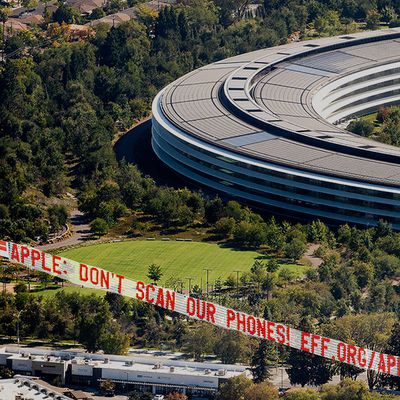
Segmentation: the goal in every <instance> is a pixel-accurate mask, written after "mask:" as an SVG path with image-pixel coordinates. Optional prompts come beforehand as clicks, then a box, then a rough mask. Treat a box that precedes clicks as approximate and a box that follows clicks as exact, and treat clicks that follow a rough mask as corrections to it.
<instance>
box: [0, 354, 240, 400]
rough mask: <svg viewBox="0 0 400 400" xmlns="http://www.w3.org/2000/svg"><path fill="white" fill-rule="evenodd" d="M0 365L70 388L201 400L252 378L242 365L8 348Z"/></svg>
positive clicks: (1, 357) (18, 372)
mask: <svg viewBox="0 0 400 400" xmlns="http://www.w3.org/2000/svg"><path fill="white" fill-rule="evenodd" d="M0 365H3V366H7V367H8V368H10V369H12V370H13V371H14V372H15V373H17V374H23V375H32V376H39V377H41V378H44V379H54V378H55V377H57V376H58V377H60V379H61V381H62V382H64V383H69V384H77V385H83V386H98V385H99V383H100V382H101V381H103V380H111V381H113V382H115V383H116V384H117V386H118V387H120V388H123V389H125V390H127V391H131V390H140V391H150V392H152V393H154V394H156V393H160V394H165V393H170V392H174V391H180V392H182V393H185V394H187V395H189V396H191V395H193V396H197V397H199V396H204V397H207V396H208V395H210V394H211V393H213V392H215V391H217V390H218V388H219V386H220V385H221V383H223V382H225V381H226V380H227V379H229V378H232V377H234V376H238V375H241V374H248V371H247V370H246V367H244V366H240V365H226V364H217V363H199V362H190V361H181V360H170V359H162V360H160V358H159V357H155V356H142V357H140V356H136V355H135V356H115V355H101V354H89V353H75V352H74V353H70V352H59V351H48V350H42V349H32V348H29V349H23V350H20V351H19V350H18V349H16V348H7V347H3V348H1V349H0Z"/></svg>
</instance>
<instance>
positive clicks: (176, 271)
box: [62, 241, 306, 286]
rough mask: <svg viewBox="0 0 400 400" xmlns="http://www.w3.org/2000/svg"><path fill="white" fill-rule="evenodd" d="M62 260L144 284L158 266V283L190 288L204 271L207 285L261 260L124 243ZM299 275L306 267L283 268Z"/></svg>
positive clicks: (210, 248)
mask: <svg viewBox="0 0 400 400" xmlns="http://www.w3.org/2000/svg"><path fill="white" fill-rule="evenodd" d="M62 256H64V257H67V258H70V259H72V260H76V261H79V262H84V263H87V264H91V265H96V266H100V267H102V268H105V269H107V270H109V271H112V272H118V273H120V274H123V275H125V276H126V277H129V278H131V279H134V280H144V281H145V282H147V281H148V278H147V277H146V274H147V268H148V266H149V265H150V264H153V263H154V264H157V265H160V266H161V268H162V271H163V277H162V279H161V283H162V284H163V283H165V281H166V280H168V279H169V278H171V277H174V278H179V279H182V280H184V281H185V286H186V282H187V280H186V278H187V277H192V278H193V280H192V284H199V285H200V282H201V278H203V282H204V280H205V272H204V268H208V269H210V270H211V271H210V273H209V281H210V283H211V282H213V281H214V280H215V279H217V278H218V277H221V278H222V279H225V278H227V277H228V276H229V275H230V274H232V273H233V271H235V270H239V271H243V272H244V271H249V270H250V267H251V265H252V264H253V263H254V261H255V260H256V259H264V258H265V256H264V255H262V254H260V253H258V252H256V251H243V250H240V251H239V250H234V249H231V248H225V247H221V246H219V245H217V244H209V243H199V242H174V241H171V242H162V241H126V242H118V243H106V244H97V245H93V246H84V247H79V248H75V249H71V250H68V251H65V252H63V253H62ZM284 266H285V267H288V268H290V269H292V270H293V271H295V272H296V274H297V275H302V274H303V273H304V272H305V270H306V267H303V266H298V265H293V264H284Z"/></svg>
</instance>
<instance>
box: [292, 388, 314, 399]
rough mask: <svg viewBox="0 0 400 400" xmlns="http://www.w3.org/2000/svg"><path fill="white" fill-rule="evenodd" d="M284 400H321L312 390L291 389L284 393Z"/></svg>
mask: <svg viewBox="0 0 400 400" xmlns="http://www.w3.org/2000/svg"><path fill="white" fill-rule="evenodd" d="M285 400H321V397H320V396H319V394H318V393H317V392H316V391H315V390H312V389H291V390H289V391H288V392H287V393H285Z"/></svg>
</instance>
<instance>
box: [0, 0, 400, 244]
mask: <svg viewBox="0 0 400 400" xmlns="http://www.w3.org/2000/svg"><path fill="white" fill-rule="evenodd" d="M248 5H249V3H248V2H247V1H246V2H243V1H238V0H215V1H209V0H189V1H182V2H181V3H178V4H177V5H176V6H175V7H165V8H162V9H161V10H160V11H159V12H150V11H149V10H146V9H145V8H141V9H140V10H139V11H138V18H137V20H136V21H133V20H132V21H130V22H127V23H124V24H122V25H120V26H118V27H115V28H111V29H110V28H109V27H107V26H104V25H102V24H99V25H98V26H97V27H96V34H95V35H94V36H89V37H88V38H85V39H81V40H79V41H75V42H71V41H70V40H69V36H68V29H67V27H66V25H65V24H64V23H63V21H66V22H68V21H69V18H70V15H69V14H68V12H58V13H57V14H56V15H55V16H54V18H53V20H56V21H58V22H61V25H59V24H58V23H57V22H56V23H49V21H48V20H46V21H47V22H45V23H44V25H43V26H42V27H41V29H36V30H32V31H29V32H27V31H23V32H21V33H19V34H16V35H13V36H7V38H6V41H5V48H4V50H5V52H6V54H7V55H8V56H7V57H6V60H5V63H4V64H2V65H1V67H0V82H1V84H0V98H1V99H2V101H1V104H0V154H1V159H0V176H1V179H0V235H1V236H2V237H5V238H7V237H9V238H11V239H14V240H16V241H30V240H36V241H42V240H46V239H47V237H48V235H49V233H51V232H54V231H57V229H59V227H60V226H62V225H63V224H64V223H65V213H66V212H65V209H64V208H63V206H62V205H59V202H57V200H56V199H57V198H60V197H62V196H64V195H65V193H66V192H67V191H70V189H71V188H73V190H74V191H75V192H76V193H77V194H78V197H79V199H80V203H81V208H82V210H84V211H85V213H87V215H88V217H90V218H91V219H94V218H96V217H100V218H101V219H102V220H103V221H106V223H107V224H108V225H110V224H111V223H113V222H114V221H115V220H117V219H118V218H119V217H120V216H121V215H123V214H124V213H126V212H131V211H130V210H134V211H135V210H137V209H138V208H139V209H140V207H142V206H146V207H147V208H148V209H149V210H151V209H154V207H155V206H156V205H155V204H154V203H155V202H156V201H155V200H153V201H152V203H151V204H150V202H149V201H147V200H148V199H149V198H150V197H154V196H153V194H154V191H155V190H156V189H155V188H154V183H153V182H152V181H151V180H142V179H139V180H140V184H138V179H136V180H135V179H134V180H133V181H132V180H131V177H132V175H134V176H136V177H137V174H138V173H137V172H136V171H133V170H130V171H127V170H126V167H124V166H122V167H121V166H119V165H118V163H117V162H116V158H115V155H114V152H113V148H112V143H113V140H114V138H115V135H116V133H117V132H118V131H123V130H125V129H127V128H128V127H130V126H132V125H133V124H134V123H135V121H137V120H139V119H141V118H143V117H144V116H146V115H148V114H149V112H150V103H151V101H152V99H153V97H154V95H155V94H156V93H157V91H158V90H159V89H160V88H162V87H164V86H165V85H166V84H167V83H169V82H171V81H172V80H174V79H176V78H177V77H179V76H181V75H183V74H184V73H186V72H188V71H190V70H192V69H194V68H197V67H200V66H202V65H204V64H207V63H210V62H213V61H217V60H220V59H223V58H225V57H229V56H233V55H235V54H238V53H242V52H247V51H251V50H255V49H258V48H262V47H268V46H273V45H277V44H280V43H285V42H287V40H288V38H289V37H290V35H292V34H293V33H294V32H297V33H299V34H300V37H301V38H304V39H306V38H307V37H310V36H319V35H331V34H335V33H341V32H349V31H352V30H359V29H365V27H367V28H371V29H374V28H378V27H380V24H384V25H387V24H391V25H392V26H396V25H397V22H398V21H397V13H398V12H399V11H400V2H399V1H389V0H380V1H373V0H365V1H355V0H321V1H317V0H296V1H294V0H291V1H265V2H264V3H263V4H259V5H258V8H256V11H255V12H254V13H252V12H250V11H249V8H248ZM64 11H66V10H64ZM67 11H68V10H67ZM0 14H1V20H2V21H3V22H4V21H5V20H6V19H7V16H6V14H5V12H4V10H1V13H0ZM50 20H51V19H50ZM3 26H4V24H3ZM127 181H128V182H127ZM126 183H128V185H126ZM120 189H121V190H120ZM149 193H150V194H151V196H149ZM190 196H194V197H196V195H189V197H190ZM159 197H160V198H159V199H158V206H162V204H166V205H168V197H178V200H175V202H180V203H185V201H182V199H179V197H182V195H176V194H175V195H174V194H173V193H171V192H169V191H168V190H164V191H161V195H160V196H159ZM188 201H189V200H188ZM96 202H97V203H96ZM94 205H96V206H98V207H94ZM184 206H185V204H183V205H182V207H180V208H179V210H180V213H181V219H182V220H185V215H186V216H187V215H189V214H190V213H191V212H190V210H188V208H187V207H186V206H185V207H184ZM189 208H190V207H189ZM95 214H97V215H95ZM176 219H179V218H178V217H177V218H176ZM189 219H190V218H189ZM103 221H100V228H101V227H103V231H104V229H106V228H107V227H104V222H103ZM97 222H99V221H97ZM97 226H99V224H97Z"/></svg>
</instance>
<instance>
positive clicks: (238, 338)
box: [214, 331, 249, 364]
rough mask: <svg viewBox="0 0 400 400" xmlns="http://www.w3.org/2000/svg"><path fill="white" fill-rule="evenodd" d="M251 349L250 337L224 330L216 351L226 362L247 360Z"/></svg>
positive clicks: (216, 344)
mask: <svg viewBox="0 0 400 400" xmlns="http://www.w3.org/2000/svg"><path fill="white" fill-rule="evenodd" d="M248 349H249V342H248V338H247V337H246V336H244V335H242V334H241V333H239V332H232V331H227V332H223V333H222V335H221V337H220V339H219V340H218V341H217V342H216V343H215V346H214V353H215V355H216V356H217V357H218V358H219V359H220V360H221V361H222V363H224V364H235V363H237V362H245V361H246V358H247V353H248Z"/></svg>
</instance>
